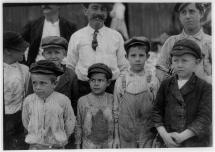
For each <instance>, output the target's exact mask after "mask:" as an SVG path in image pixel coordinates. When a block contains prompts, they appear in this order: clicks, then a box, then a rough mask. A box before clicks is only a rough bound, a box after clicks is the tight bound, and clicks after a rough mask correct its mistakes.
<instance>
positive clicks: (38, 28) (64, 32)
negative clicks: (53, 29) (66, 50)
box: [22, 16, 77, 66]
mask: <svg viewBox="0 0 215 152" xmlns="http://www.w3.org/2000/svg"><path fill="white" fill-rule="evenodd" d="M44 20H45V17H44V16H43V17H40V18H39V19H36V20H34V21H31V22H29V23H27V24H26V25H25V26H24V28H23V30H22V36H23V37H24V39H25V40H26V41H27V42H29V43H30V47H29V53H28V59H27V61H26V63H25V64H26V65H28V66H30V65H31V63H33V62H35V59H36V57H37V55H38V52H39V46H40V41H41V37H42V32H43V24H44ZM59 26H60V36H61V37H64V38H65V39H66V40H67V41H69V39H70V36H71V35H72V34H73V33H74V32H75V31H76V30H77V29H76V25H74V24H72V23H70V22H69V21H67V20H66V19H64V18H62V17H59Z"/></svg>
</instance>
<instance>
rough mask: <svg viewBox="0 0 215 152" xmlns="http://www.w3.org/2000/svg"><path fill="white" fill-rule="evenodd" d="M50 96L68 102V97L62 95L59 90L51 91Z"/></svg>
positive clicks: (61, 101)
mask: <svg viewBox="0 0 215 152" xmlns="http://www.w3.org/2000/svg"><path fill="white" fill-rule="evenodd" d="M52 98H53V99H54V100H58V101H60V103H70V99H69V98H68V97H67V96H66V95H64V94H62V93H60V92H57V91H54V92H53V94H52Z"/></svg>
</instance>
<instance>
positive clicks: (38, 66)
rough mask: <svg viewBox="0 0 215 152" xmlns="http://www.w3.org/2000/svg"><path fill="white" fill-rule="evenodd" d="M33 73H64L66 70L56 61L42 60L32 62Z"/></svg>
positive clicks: (57, 74)
mask: <svg viewBox="0 0 215 152" xmlns="http://www.w3.org/2000/svg"><path fill="white" fill-rule="evenodd" d="M29 71H30V72H31V73H39V74H45V75H55V76H59V75H62V74H63V73H64V72H63V70H61V69H60V68H59V67H58V66H57V65H56V64H55V63H53V62H51V61H49V60H40V61H38V62H35V63H32V64H31V66H30V70H29Z"/></svg>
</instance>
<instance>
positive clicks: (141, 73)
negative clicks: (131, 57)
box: [128, 69, 145, 77]
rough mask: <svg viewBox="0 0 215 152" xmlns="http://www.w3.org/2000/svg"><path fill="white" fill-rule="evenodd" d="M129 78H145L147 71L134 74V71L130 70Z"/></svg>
mask: <svg viewBox="0 0 215 152" xmlns="http://www.w3.org/2000/svg"><path fill="white" fill-rule="evenodd" d="M128 73H129V76H131V77H134V76H145V70H143V71H141V72H139V73H134V72H133V71H131V69H129V71H128Z"/></svg>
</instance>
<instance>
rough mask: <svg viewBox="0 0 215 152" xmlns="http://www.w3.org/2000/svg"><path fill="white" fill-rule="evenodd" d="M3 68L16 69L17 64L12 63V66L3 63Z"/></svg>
mask: <svg viewBox="0 0 215 152" xmlns="http://www.w3.org/2000/svg"><path fill="white" fill-rule="evenodd" d="M3 66H4V67H5V68H6V67H14V68H16V67H17V62H15V63H13V64H7V63H5V62H4V63H3Z"/></svg>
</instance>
